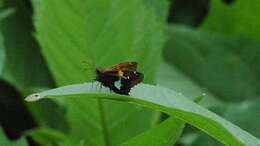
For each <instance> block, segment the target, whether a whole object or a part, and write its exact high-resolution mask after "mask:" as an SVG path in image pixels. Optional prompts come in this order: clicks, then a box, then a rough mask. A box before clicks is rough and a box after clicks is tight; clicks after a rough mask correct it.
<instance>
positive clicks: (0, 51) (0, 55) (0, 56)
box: [0, 33, 5, 75]
mask: <svg viewBox="0 0 260 146" xmlns="http://www.w3.org/2000/svg"><path fill="white" fill-rule="evenodd" d="M4 61H5V48H4V44H3V36H2V33H0V75H1V74H2V69H3V67H4Z"/></svg>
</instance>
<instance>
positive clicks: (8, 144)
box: [0, 127, 27, 146]
mask: <svg viewBox="0 0 260 146" xmlns="http://www.w3.org/2000/svg"><path fill="white" fill-rule="evenodd" d="M0 145H1V146H27V142H26V139H25V138H20V139H19V140H16V141H10V140H8V138H7V137H6V136H5V134H4V132H3V131H2V128H1V127H0Z"/></svg>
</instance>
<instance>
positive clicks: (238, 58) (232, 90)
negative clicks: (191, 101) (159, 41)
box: [164, 25, 260, 101]
mask: <svg viewBox="0 0 260 146" xmlns="http://www.w3.org/2000/svg"><path fill="white" fill-rule="evenodd" d="M168 32H169V40H168V41H167V43H166V46H165V50H164V56H165V58H166V60H167V61H168V62H169V63H171V64H174V65H175V66H176V67H177V68H178V69H179V70H180V71H182V72H183V73H184V74H185V75H186V76H189V77H190V78H191V79H192V80H193V81H194V82H196V83H198V84H199V85H200V86H201V87H202V88H206V89H207V90H208V91H210V93H211V94H213V95H214V96H215V97H218V98H221V99H223V100H226V101H240V100H245V99H246V98H256V97H258V96H259V94H260V77H259V73H260V69H259V67H258V64H260V59H259V55H258V54H259V53H260V50H259V49H258V48H259V47H260V44H259V43H257V42H254V41H252V40H250V39H247V38H234V39H232V38H227V37H223V36H220V35H211V34H209V33H207V32H203V31H197V30H193V29H191V28H187V27H181V26H175V25H173V26H170V27H169V30H168Z"/></svg>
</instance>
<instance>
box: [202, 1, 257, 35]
mask: <svg viewBox="0 0 260 146" xmlns="http://www.w3.org/2000/svg"><path fill="white" fill-rule="evenodd" d="M258 3H259V1H258V0H250V1H248V0H237V1H234V2H233V3H232V4H230V5H227V4H225V3H224V2H223V1H220V0H212V1H211V5H210V12H209V15H208V17H207V19H206V20H205V22H204V24H203V25H202V28H203V29H207V30H209V31H213V32H219V33H224V34H226V35H232V36H238V35H241V34H246V35H248V36H251V37H252V38H255V39H256V40H260V20H259V17H258V14H259V13H260V5H259V4H258Z"/></svg>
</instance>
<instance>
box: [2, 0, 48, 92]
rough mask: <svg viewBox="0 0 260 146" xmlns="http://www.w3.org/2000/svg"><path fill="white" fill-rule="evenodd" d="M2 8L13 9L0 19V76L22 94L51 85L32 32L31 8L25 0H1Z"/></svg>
mask: <svg viewBox="0 0 260 146" xmlns="http://www.w3.org/2000/svg"><path fill="white" fill-rule="evenodd" d="M3 8H5V9H8V8H11V9H10V10H14V12H13V13H12V14H11V15H9V16H8V17H6V18H5V19H3V20H1V22H0V24H1V31H2V32H3V36H4V45H5V50H6V61H5V66H4V70H3V78H4V79H5V80H7V81H8V82H10V83H12V84H13V85H14V86H16V88H17V89H19V90H20V91H21V92H22V93H23V94H28V93H32V91H34V92H35V88H43V87H44V88H46V87H48V86H51V85H52V81H51V78H50V75H49V74H48V69H47V67H46V65H45V63H44V61H43V58H42V56H41V54H40V50H39V47H38V46H37V43H36V41H35V39H34V37H33V35H32V33H33V26H32V21H31V17H30V14H31V12H30V10H29V8H28V7H26V3H25V1H20V0H5V1H4V6H3Z"/></svg>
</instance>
